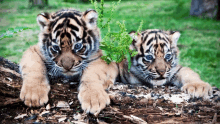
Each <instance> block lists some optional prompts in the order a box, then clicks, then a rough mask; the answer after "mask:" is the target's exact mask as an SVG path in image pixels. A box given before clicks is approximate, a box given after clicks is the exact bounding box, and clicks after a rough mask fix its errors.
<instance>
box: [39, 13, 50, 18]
mask: <svg viewBox="0 0 220 124" xmlns="http://www.w3.org/2000/svg"><path fill="white" fill-rule="evenodd" d="M40 15H42V16H44V17H45V18H47V19H49V18H50V14H49V13H47V12H44V13H43V14H42V13H41V14H40Z"/></svg>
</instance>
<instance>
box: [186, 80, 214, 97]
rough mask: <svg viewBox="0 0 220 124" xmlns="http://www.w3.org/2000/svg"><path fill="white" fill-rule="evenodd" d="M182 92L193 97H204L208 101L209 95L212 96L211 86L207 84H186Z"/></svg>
mask: <svg viewBox="0 0 220 124" xmlns="http://www.w3.org/2000/svg"><path fill="white" fill-rule="evenodd" d="M182 90H183V91H184V92H185V93H188V94H190V95H192V96H193V97H203V98H205V99H206V98H208V96H209V95H210V96H211V95H212V87H211V85H210V84H208V83H205V82H199V83H186V84H184V85H183V87H182Z"/></svg>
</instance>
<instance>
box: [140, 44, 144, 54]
mask: <svg viewBox="0 0 220 124" xmlns="http://www.w3.org/2000/svg"><path fill="white" fill-rule="evenodd" d="M140 50H141V53H142V54H144V49H143V46H142V45H141V48H140Z"/></svg>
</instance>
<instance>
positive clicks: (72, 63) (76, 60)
mask: <svg viewBox="0 0 220 124" xmlns="http://www.w3.org/2000/svg"><path fill="white" fill-rule="evenodd" d="M81 62H82V60H81V58H80V57H78V56H76V55H73V54H72V53H64V54H63V55H62V56H60V57H59V58H58V60H57V65H58V66H60V67H62V68H63V69H64V72H69V71H70V72H71V69H73V68H75V67H77V66H79V65H80V64H81Z"/></svg>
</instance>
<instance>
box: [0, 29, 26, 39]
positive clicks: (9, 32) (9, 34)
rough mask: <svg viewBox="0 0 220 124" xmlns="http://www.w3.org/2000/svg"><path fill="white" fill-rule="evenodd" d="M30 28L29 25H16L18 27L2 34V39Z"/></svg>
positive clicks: (0, 36) (0, 37)
mask: <svg viewBox="0 0 220 124" xmlns="http://www.w3.org/2000/svg"><path fill="white" fill-rule="evenodd" d="M27 29H30V28H28V27H16V28H9V29H8V30H7V31H6V32H5V33H3V34H1V35H0V40H1V39H3V38H8V37H13V35H14V34H16V33H18V32H21V31H23V30H27Z"/></svg>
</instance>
